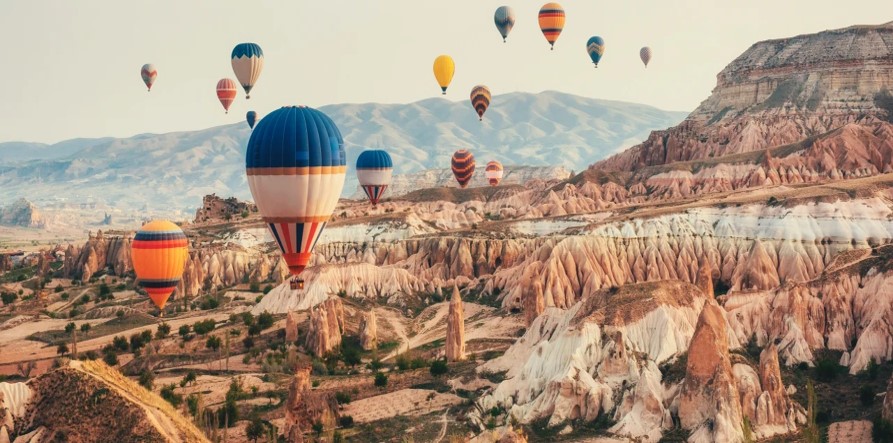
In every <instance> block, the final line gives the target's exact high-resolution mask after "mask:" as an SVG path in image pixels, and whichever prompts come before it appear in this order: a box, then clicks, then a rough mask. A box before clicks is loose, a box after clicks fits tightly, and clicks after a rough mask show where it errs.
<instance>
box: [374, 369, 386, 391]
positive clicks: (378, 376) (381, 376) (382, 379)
mask: <svg viewBox="0 0 893 443" xmlns="http://www.w3.org/2000/svg"><path fill="white" fill-rule="evenodd" d="M387 385H388V375H387V374H385V373H384V372H376V373H375V386H376V387H379V388H383V387H385V386H387Z"/></svg>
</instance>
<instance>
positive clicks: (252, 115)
mask: <svg viewBox="0 0 893 443" xmlns="http://www.w3.org/2000/svg"><path fill="white" fill-rule="evenodd" d="M245 121H247V122H248V127H249V128H251V129H254V123H256V122H257V113H256V112H254V111H248V113H247V114H245Z"/></svg>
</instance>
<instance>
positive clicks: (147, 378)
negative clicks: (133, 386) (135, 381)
mask: <svg viewBox="0 0 893 443" xmlns="http://www.w3.org/2000/svg"><path fill="white" fill-rule="evenodd" d="M140 385H141V386H142V387H144V388H146V389H148V390H150V391H151V390H152V386H154V385H155V373H153V372H152V371H149V370H144V371H143V372H141V373H140Z"/></svg>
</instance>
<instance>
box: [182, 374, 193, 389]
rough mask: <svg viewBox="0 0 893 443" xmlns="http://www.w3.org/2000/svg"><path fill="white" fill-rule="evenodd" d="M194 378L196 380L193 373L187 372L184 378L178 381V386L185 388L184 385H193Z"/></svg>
mask: <svg viewBox="0 0 893 443" xmlns="http://www.w3.org/2000/svg"><path fill="white" fill-rule="evenodd" d="M195 378H196V375H195V371H189V372H187V373H186V376H185V377H183V379H182V380H180V386H181V387H186V385H188V384H189V383H195Z"/></svg>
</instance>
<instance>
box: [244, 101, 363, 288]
mask: <svg viewBox="0 0 893 443" xmlns="http://www.w3.org/2000/svg"><path fill="white" fill-rule="evenodd" d="M345 164H346V163H345V156H344V141H343V140H342V138H341V132H340V131H338V128H337V127H336V126H335V123H334V122H333V121H332V119H331V118H329V116H327V115H326V114H324V113H322V112H320V111H318V110H316V109H313V108H308V107H304V106H288V107H282V108H280V109H277V110H276V111H273V112H271V113H269V114H268V115H266V116H265V117H264V118H263V119H261V120H260V121H259V122H258V123H257V126H255V127H254V131H253V132H252V133H251V138H250V139H248V149H247V152H246V154H245V171H246V173H247V175H248V186H249V188H251V195H252V196H253V197H254V202H255V204H257V209H258V211H259V212H260V214H261V217H262V218H263V220H264V222H266V224H267V227H268V228H269V229H270V232H271V233H272V234H273V238H274V239H275V240H276V243H277V244H278V245H279V249H280V250H281V251H282V257H283V259H284V260H285V263H286V264H287V265H288V270H289V272H291V273H292V274H293V275H298V274H300V273H301V271H303V270H304V268H305V267H307V265H308V264H309V263H310V257H311V254H312V251H313V246H314V245H316V242H317V240H318V239H319V235H320V233H321V232H322V231H323V229H324V228H325V227H326V223H327V222H328V221H329V218H331V216H332V211H334V210H335V205H337V204H338V197H339V196H340V195H341V190H342V188H343V187H344V175H345V172H346V166H345Z"/></svg>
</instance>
